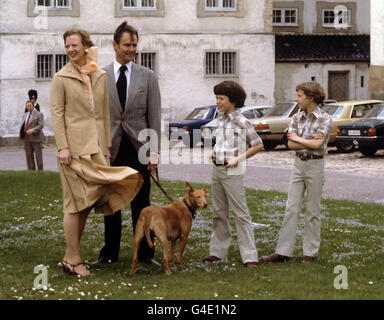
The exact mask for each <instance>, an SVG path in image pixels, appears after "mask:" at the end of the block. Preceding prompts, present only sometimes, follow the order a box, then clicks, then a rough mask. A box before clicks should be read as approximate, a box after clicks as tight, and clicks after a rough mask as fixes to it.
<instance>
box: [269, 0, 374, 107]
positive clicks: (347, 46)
mask: <svg viewBox="0 0 384 320" xmlns="http://www.w3.org/2000/svg"><path fill="white" fill-rule="evenodd" d="M379 1H380V0H379ZM273 6H274V10H273V30H274V32H275V34H276V46H277V47H279V48H280V49H279V50H278V49H277V48H276V66H275V68H276V80H275V99H276V102H281V101H290V100H292V99H294V98H295V94H296V92H295V86H296V85H297V84H298V83H300V82H302V81H311V80H316V81H317V82H319V83H320V84H321V85H322V86H323V87H324V89H325V91H326V93H327V98H330V99H336V100H338V101H341V100H355V99H356V100H359V99H367V98H369V91H368V82H369V58H370V57H369V34H370V0H339V1H336V0H328V1H317V0H305V1H290V0H279V1H274V2H273ZM288 35H289V36H288ZM279 45H281V46H279ZM289 46H296V49H297V50H291V52H290V54H284V51H287V50H286V48H288V47H289ZM319 46H320V47H319ZM321 46H322V48H321ZM284 47H286V48H284ZM295 51H296V52H295Z"/></svg>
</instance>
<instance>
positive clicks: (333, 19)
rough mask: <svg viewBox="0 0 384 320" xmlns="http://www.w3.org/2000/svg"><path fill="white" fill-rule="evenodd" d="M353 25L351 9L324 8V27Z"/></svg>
mask: <svg viewBox="0 0 384 320" xmlns="http://www.w3.org/2000/svg"><path fill="white" fill-rule="evenodd" d="M350 25H351V10H349V9H345V10H337V11H335V10H333V9H325V10H323V27H335V26H346V27H349V26H350Z"/></svg>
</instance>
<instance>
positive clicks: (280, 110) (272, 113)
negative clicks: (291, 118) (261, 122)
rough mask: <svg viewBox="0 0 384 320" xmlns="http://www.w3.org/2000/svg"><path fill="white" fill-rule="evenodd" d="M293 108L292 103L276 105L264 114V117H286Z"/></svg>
mask: <svg viewBox="0 0 384 320" xmlns="http://www.w3.org/2000/svg"><path fill="white" fill-rule="evenodd" d="M293 106H294V104H293V103H278V104H276V105H275V106H274V107H273V108H271V109H269V110H268V111H266V112H265V113H264V117H281V116H283V117H288V115H289V113H290V112H291V110H292V107H293Z"/></svg>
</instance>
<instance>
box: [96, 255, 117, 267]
mask: <svg viewBox="0 0 384 320" xmlns="http://www.w3.org/2000/svg"><path fill="white" fill-rule="evenodd" d="M116 261H117V260H110V259H107V258H104V257H100V258H99V259H97V260H96V261H93V262H90V263H89V265H90V266H97V265H98V264H108V263H115V262H116Z"/></svg>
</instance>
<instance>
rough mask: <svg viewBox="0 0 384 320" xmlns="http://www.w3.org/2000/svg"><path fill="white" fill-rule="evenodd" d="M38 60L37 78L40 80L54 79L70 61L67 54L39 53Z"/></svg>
mask: <svg viewBox="0 0 384 320" xmlns="http://www.w3.org/2000/svg"><path fill="white" fill-rule="evenodd" d="M36 59H37V61H36V78H37V79H40V80H45V79H52V77H53V75H54V74H55V73H56V72H58V71H59V70H60V69H61V68H62V67H64V65H65V64H66V63H67V62H68V61H69V60H68V57H67V55H66V54H54V53H51V54H50V53H48V54H47V53H44V54H42V53H38V54H37V58H36Z"/></svg>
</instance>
